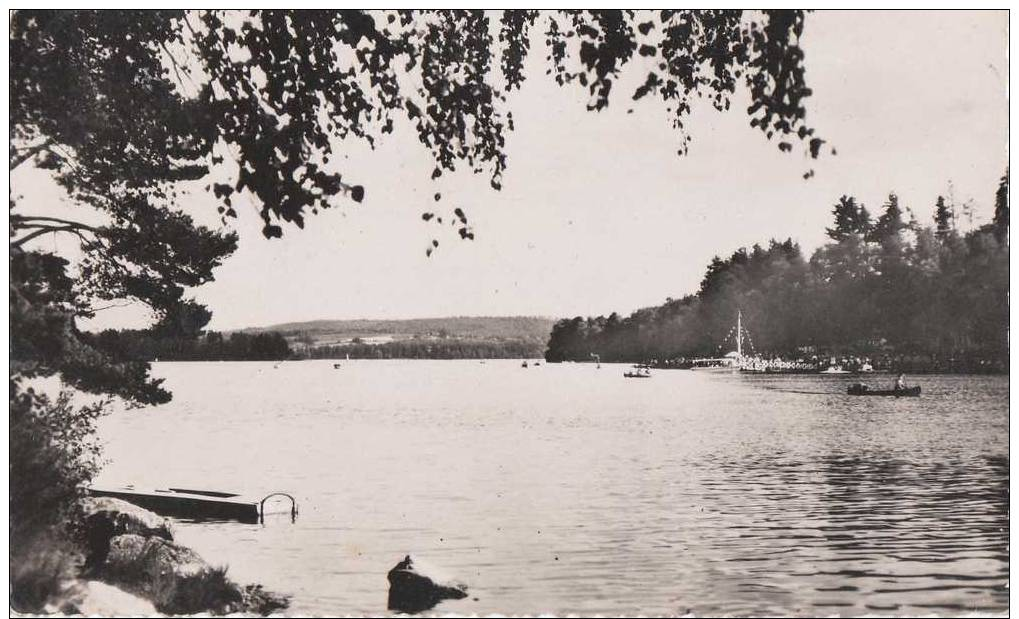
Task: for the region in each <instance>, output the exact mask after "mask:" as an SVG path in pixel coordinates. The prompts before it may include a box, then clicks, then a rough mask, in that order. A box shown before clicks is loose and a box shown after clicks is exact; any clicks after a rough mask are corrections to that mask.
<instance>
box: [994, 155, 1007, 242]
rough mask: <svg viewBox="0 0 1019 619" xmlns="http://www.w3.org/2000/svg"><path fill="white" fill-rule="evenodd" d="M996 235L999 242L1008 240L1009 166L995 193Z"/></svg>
mask: <svg viewBox="0 0 1019 619" xmlns="http://www.w3.org/2000/svg"><path fill="white" fill-rule="evenodd" d="M992 226H993V227H994V236H995V238H997V239H998V242H1000V243H1004V242H1007V240H1008V168H1005V175H1004V176H1002V177H1001V181H1000V182H999V183H998V191H997V192H996V193H995V194H994V223H993V224H992Z"/></svg>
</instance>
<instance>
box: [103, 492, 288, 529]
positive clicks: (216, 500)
mask: <svg viewBox="0 0 1019 619" xmlns="http://www.w3.org/2000/svg"><path fill="white" fill-rule="evenodd" d="M89 494H91V495H92V496H97V497H111V498H115V499H122V500H124V501H127V502H128V503H132V504H134V505H137V506H138V507H143V508H145V509H148V510H151V511H153V512H156V513H157V514H160V515H162V516H174V517H178V518H193V519H198V520H201V519H209V520H237V521H240V522H247V523H258V522H261V521H262V520H263V518H264V517H265V514H266V513H280V512H279V510H274V509H273V507H274V505H273V504H270V505H269V509H270V510H273V511H268V512H267V511H266V502H267V501H268V500H269V499H271V498H274V497H285V498H288V499H290V506H289V511H290V515H291V517H294V518H296V516H297V501H296V500H295V499H294V497H292V496H291V495H289V494H287V493H285V492H272V493H269V494H267V495H265V496H264V497H262V498H256V497H253V496H250V495H248V496H245V495H241V494H234V493H230V492H219V491H213V490H194V489H188V488H166V489H156V490H139V489H136V488H134V487H133V486H125V487H123V488H89ZM284 513H285V512H284Z"/></svg>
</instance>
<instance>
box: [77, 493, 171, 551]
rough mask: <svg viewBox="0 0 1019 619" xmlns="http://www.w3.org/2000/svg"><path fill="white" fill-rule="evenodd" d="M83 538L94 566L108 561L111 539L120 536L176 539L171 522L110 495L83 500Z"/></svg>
mask: <svg viewBox="0 0 1019 619" xmlns="http://www.w3.org/2000/svg"><path fill="white" fill-rule="evenodd" d="M82 509H83V511H84V523H85V525H84V530H83V533H84V537H85V546H86V548H87V549H88V555H87V557H86V567H89V568H95V567H97V566H99V565H102V563H103V562H104V561H105V560H106V555H107V553H108V552H109V550H110V540H112V539H113V538H114V537H117V536H119V535H138V536H141V537H145V538H148V537H158V538H161V539H164V540H167V541H173V531H172V530H171V528H170V523H169V522H168V521H167V520H166V518H163V517H162V516H159V515H157V514H154V513H152V512H150V511H148V510H147V509H142V508H141V507H138V506H137V505H133V504H131V503H128V502H127V501H122V500H120V499H114V498H110V497H92V498H88V499H85V500H84V501H83V503H82Z"/></svg>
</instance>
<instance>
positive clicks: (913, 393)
mask: <svg viewBox="0 0 1019 619" xmlns="http://www.w3.org/2000/svg"><path fill="white" fill-rule="evenodd" d="M847 393H848V394H849V395H875V396H877V395H883V396H894V397H897V398H918V397H920V385H914V386H912V387H909V386H907V385H906V375H905V374H899V376H898V378H896V379H895V384H894V385H893V386H892V388H891V389H871V388H870V387H868V386H867V385H864V384H863V383H855V384H852V385H850V386H849V389H848V390H847Z"/></svg>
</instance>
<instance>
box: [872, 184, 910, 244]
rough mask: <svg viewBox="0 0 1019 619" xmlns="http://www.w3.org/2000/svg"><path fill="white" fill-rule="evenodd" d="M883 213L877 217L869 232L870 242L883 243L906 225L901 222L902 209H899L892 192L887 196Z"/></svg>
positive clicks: (895, 196)
mask: <svg viewBox="0 0 1019 619" xmlns="http://www.w3.org/2000/svg"><path fill="white" fill-rule="evenodd" d="M884 206H885V212H884V213H881V216H880V217H878V219H877V223H876V224H874V229H873V230H872V232H871V237H872V240H875V241H879V242H880V241H883V240H885V239H888V238H891V237H894V236H895V235H897V234H898V233H899V232H901V231H902V229H903V228H905V227H906V224H905V223H904V222H903V221H902V209H901V208H900V207H899V196H897V195H895V193H894V192H892V193H890V194H888V201H887V202H885V205H884Z"/></svg>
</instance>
